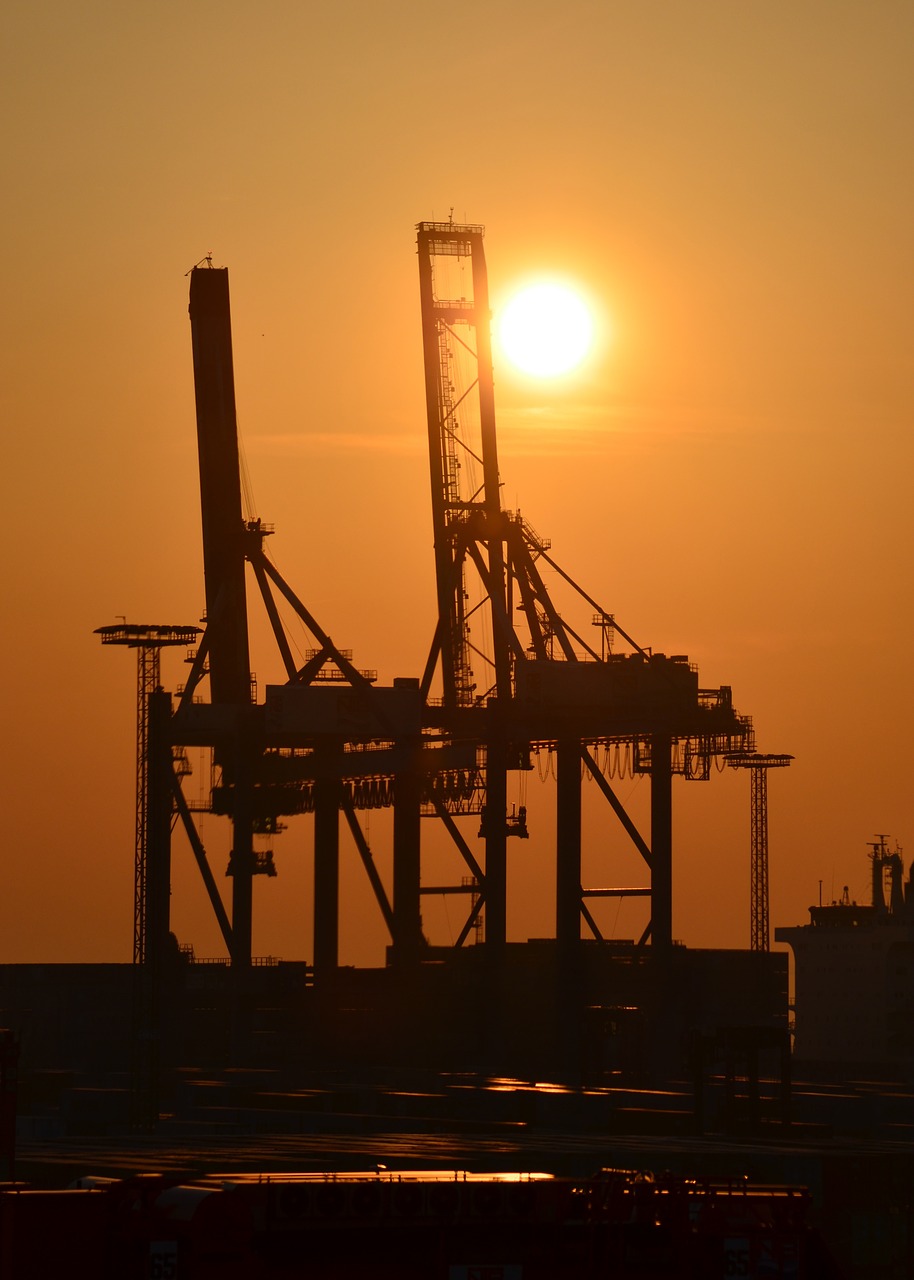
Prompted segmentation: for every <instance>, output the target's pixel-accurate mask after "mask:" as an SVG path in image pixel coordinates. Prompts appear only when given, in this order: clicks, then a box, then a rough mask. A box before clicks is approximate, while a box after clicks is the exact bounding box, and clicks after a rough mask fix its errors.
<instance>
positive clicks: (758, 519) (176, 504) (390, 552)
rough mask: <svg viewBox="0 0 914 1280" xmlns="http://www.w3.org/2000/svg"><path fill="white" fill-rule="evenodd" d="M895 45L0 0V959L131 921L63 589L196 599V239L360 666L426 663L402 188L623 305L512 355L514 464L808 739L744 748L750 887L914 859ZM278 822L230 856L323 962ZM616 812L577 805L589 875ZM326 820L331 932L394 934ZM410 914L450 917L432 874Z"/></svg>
mask: <svg viewBox="0 0 914 1280" xmlns="http://www.w3.org/2000/svg"><path fill="white" fill-rule="evenodd" d="M394 15H395V16H394ZM912 55H914V9H912V7H911V6H910V4H909V3H908V0H879V2H878V3H875V4H873V3H868V4H867V3H863V0H806V2H804V3H803V4H802V5H797V4H793V3H787V0H776V2H775V3H771V0H765V2H764V3H762V2H761V0H746V2H745V3H741V4H739V5H735V4H733V3H732V0H690V2H689V3H688V4H673V3H669V4H659V3H644V2H643V0H629V2H628V3H613V2H608V0H600V3H583V2H579V0H571V3H569V4H566V5H562V6H557V5H554V4H550V5H546V4H542V3H538V2H537V0H527V2H526V3H524V4H523V5H521V4H519V3H514V0H504V3H499V4H497V5H491V4H489V5H484V4H480V3H475V2H473V3H465V4H463V5H460V6H457V7H456V8H454V7H446V6H445V7H442V6H438V7H434V6H431V7H430V6H428V5H413V4H411V3H407V2H405V3H402V4H400V5H398V6H396V7H395V8H391V7H390V6H382V5H377V4H368V3H363V2H362V0H353V2H351V3H342V4H339V5H335V6H329V5H325V6H304V5H301V4H299V3H293V2H292V0H288V2H286V3H281V2H280V0H260V2H259V3H258V4H256V5H255V4H253V3H251V2H250V0H221V2H220V3H219V4H215V3H210V2H207V0H194V3H191V4H187V3H182V4H177V3H174V2H173V0H162V2H161V3H159V4H157V5H155V6H136V5H132V4H127V5H124V4H115V3H113V0H107V2H102V0H85V2H84V3H80V4H79V5H73V4H70V3H63V2H62V0H47V2H46V3H40V4H34V3H29V4H26V3H24V0H12V3H11V4H9V5H8V6H7V9H6V11H5V18H4V36H3V40H2V51H0V58H2V60H3V74H2V77H0V93H2V95H3V110H2V117H0V118H2V120H3V125H2V130H3V143H4V146H3V168H4V174H5V183H4V186H5V198H4V201H3V205H2V208H0V219H2V241H0V243H2V246H3V259H4V269H3V284H4V288H3V294H4V306H3V308H2V313H3V314H2V324H3V335H2V344H0V350H2V359H3V373H2V378H0V395H2V399H3V421H4V423H5V435H6V440H7V468H6V473H7V476H8V477H9V482H8V484H7V497H6V521H5V524H6V529H7V552H6V555H5V556H4V578H5V582H4V591H3V596H4V600H5V602H6V609H5V616H6V625H5V627H4V628H3V633H2V644H3V671H4V694H3V701H4V708H5V714H4V717H3V723H4V734H3V740H2V743H0V752H2V762H3V772H2V778H3V789H2V796H3V811H4V828H5V840H4V853H3V859H2V864H0V876H2V878H3V891H2V893H0V961H27V960H28V961H37V960H49V961H50V960H126V959H129V957H130V954H131V944H132V908H131V902H132V892H133V885H132V874H133V871H132V862H133V820H134V815H133V769H134V762H133V735H134V665H133V655H132V653H125V652H120V651H116V650H115V651H111V650H103V649H102V648H101V647H100V645H99V644H98V640H97V637H95V636H94V635H93V634H92V632H93V629H94V628H95V627H97V626H100V625H102V624H105V623H110V622H114V621H115V620H116V619H117V617H118V615H125V616H126V617H127V618H128V620H130V621H135V622H146V621H148V622H178V623H186V622H193V621H194V620H195V619H196V618H198V617H199V615H200V613H201V610H202V601H203V584H202V568H201V553H200V518H199V497H198V489H197V475H196V442H195V427H194V412H193V384H192V372H191V358H190V333H189V326H188V323H187V315H186V307H187V283H188V282H187V279H186V278H185V273H186V272H187V271H188V270H189V268H190V267H191V266H192V265H193V264H194V263H195V262H197V261H198V260H199V259H201V258H202V257H203V256H204V255H205V254H206V253H207V252H209V251H212V252H213V254H214V257H215V261H216V262H217V263H219V264H220V265H226V266H228V267H229V268H230V272H231V288H232V302H233V325H234V334H235V367H236V381H237V399H238V406H239V422H240V427H241V431H242V435H243V440H244V449H245V455H246V459H247V465H248V470H249V473H250V477H251V482H252V486H253V493H254V497H255V510H256V514H258V515H260V516H262V517H263V518H264V519H265V520H267V521H271V522H275V524H276V526H277V536H276V537H275V538H274V539H273V540H272V545H271V548H270V549H271V550H272V552H273V554H274V557H275V559H276V561H277V563H278V565H279V567H280V569H281V570H282V571H283V572H284V573H285V574H286V576H287V577H288V578H289V579H290V580H291V582H292V583H293V585H294V586H295V588H296V590H297V591H298V592H299V594H300V595H301V596H302V597H303V598H304V599H305V600H306V601H307V603H308V605H309V607H310V608H311V609H312V610H313V612H314V613H315V614H316V615H317V616H318V618H319V619H320V620H321V622H322V624H323V625H324V626H325V627H326V628H327V630H329V631H330V633H331V634H332V636H333V638H334V639H335V640H336V641H337V643H339V644H341V645H345V646H348V647H351V648H352V649H353V650H354V654H355V659H356V662H357V663H358V664H359V665H361V666H367V667H375V668H377V669H378V670H379V674H380V679H381V681H383V682H389V681H390V680H391V679H392V678H393V677H394V676H397V675H411V674H413V675H418V674H419V673H420V672H421V668H422V665H423V663H424V659H425V654H426V651H427V648H428V644H429V641H430V638H431V632H432V623H433V609H434V594H433V562H432V552H431V521H430V512H429V501H428V480H427V468H426V460H425V426H424V395H423V384H422V369H421V358H422V356H421V342H420V332H419V302H418V285H417V278H416V277H417V273H416V261H415V243H414V238H415V232H414V224H415V223H416V222H417V221H419V220H420V219H423V218H434V217H437V218H446V217H447V216H448V213H449V211H450V210H451V208H453V209H454V215H455V217H456V218H457V219H458V220H460V219H464V218H466V219H467V220H469V221H478V222H483V223H485V225H486V228H487V237H486V246H487V250H486V251H487V257H488V263H489V277H490V289H491V293H492V299H493V305H494V306H495V307H496V308H497V306H498V305H499V302H500V301H502V300H503V299H504V298H506V297H507V296H508V295H509V293H510V290H511V288H512V286H513V285H514V284H515V283H516V282H517V281H519V280H520V279H521V278H522V277H524V276H526V275H528V274H530V273H531V272H536V271H546V270H550V271H557V272H560V273H562V274H564V275H570V276H572V277H577V278H578V279H580V280H581V281H582V283H583V284H584V285H585V286H586V288H587V290H588V291H589V293H590V294H591V295H592V296H593V297H595V298H596V299H597V300H598V301H599V304H600V306H601V307H604V308H605V311H606V313H607V314H608V315H610V316H611V317H612V323H613V328H614V331H615V341H614V343H613V344H612V345H611V346H608V347H606V348H604V349H603V351H602V352H601V355H600V358H599V359H597V360H595V361H594V362H593V363H592V364H591V365H590V366H589V367H588V369H587V370H586V372H585V373H584V374H582V375H581V376H580V377H578V378H569V379H566V380H565V381H563V382H562V383H561V384H554V385H550V384H544V385H536V384H534V383H532V382H530V381H529V380H524V379H522V378H520V377H518V376H514V375H512V374H511V373H510V371H509V370H508V369H507V368H501V367H500V366H498V367H497V368H496V379H497V381H496V396H497V407H498V418H499V438H500V453H501V463H502V476H503V480H504V486H505V488H504V492H505V501H506V505H508V506H511V507H517V506H519V507H520V508H521V509H522V510H523V512H524V514H525V516H527V518H528V519H529V520H530V521H531V523H532V524H533V525H534V527H535V528H536V529H537V530H538V532H540V533H542V534H544V535H547V536H549V537H550V538H551V540H552V546H553V553H554V554H555V556H556V558H557V559H558V560H559V562H560V563H561V564H562V565H563V566H564V567H565V568H567V569H568V570H569V571H571V572H572V573H573V574H574V575H575V577H576V578H577V579H578V580H579V581H580V582H581V583H582V585H584V586H585V588H586V589H587V590H588V591H589V592H590V594H591V595H593V596H595V597H597V598H598V599H599V600H600V601H601V602H602V603H604V604H605V606H606V607H607V608H609V609H611V610H613V611H615V613H616V614H617V616H618V618H619V620H620V621H621V622H622V624H623V625H624V626H625V627H626V628H627V629H628V630H629V631H630V632H631V633H633V634H634V635H635V636H636V637H637V638H638V640H639V641H640V642H641V643H642V644H647V645H652V646H653V647H654V648H655V649H657V650H660V651H665V652H668V653H688V654H689V656H690V657H691V658H692V659H693V660H694V661H696V662H697V663H698V664H699V668H700V673H701V679H702V683H703V684H704V685H707V686H717V685H721V684H730V685H732V686H733V689H734V699H735V702H736V705H737V707H738V708H739V709H740V710H741V711H743V712H746V713H749V714H751V715H752V716H753V717H754V720H755V724H756V729H757V733H758V743H759V748H760V749H761V750H762V751H777V752H783V751H787V752H791V753H793V754H794V755H795V756H796V762H795V764H794V766H793V767H792V768H791V770H789V771H788V772H785V773H780V774H775V775H772V776H771V780H770V792H771V806H770V828H771V886H772V906H771V919H772V925H775V924H793V923H797V922H800V921H802V920H805V918H806V916H805V912H806V908H807V906H808V905H809V904H810V903H812V902H813V901H815V900H816V897H817V894H818V882H819V880H822V881H823V885H824V889H823V892H824V895H825V897H826V898H829V897H830V896H831V895H832V894H833V893H834V894H836V895H837V894H840V892H841V887H842V886H843V885H844V884H845V883H847V884H849V885H850V887H851V893H852V894H853V895H854V896H857V897H859V898H864V897H865V896H866V892H867V865H866V861H865V852H866V850H865V842H866V841H867V840H869V839H872V837H873V834H874V833H875V832H887V833H890V835H891V837H892V839H893V840H894V839H895V838H897V839H898V841H899V842H900V843H901V844H902V846H906V853H907V857H908V859H909V860H910V859H912V858H914V814H912V805H911V788H910V783H909V772H910V768H911V745H910V743H911V732H910V727H911V724H912V720H914V705H912V702H914V699H912V677H911V664H910V657H909V648H910V645H909V635H910V631H911V621H912V618H911V613H912V605H911V600H910V589H909V583H910V569H911V547H912V527H911V526H912V515H911V510H912V505H911V502H910V495H909V477H910V474H911V469H912V468H911V464H912V452H914V448H912V443H911V441H912V431H911V427H912V408H914V350H912V344H911V341H910V311H911V299H912V297H914V247H912V246H914V241H912V238H911V231H910V228H911V226H912V223H914V169H912V165H911V154H912V142H914V138H912V133H914V125H912V122H914V77H912V76H911V66H912ZM259 628H260V624H259V623H258V635H259V634H261V632H260V630H259ZM254 662H255V667H256V669H257V675H258V678H259V679H260V681H261V684H263V683H265V682H267V681H268V680H272V679H278V678H279V676H280V669H281V668H280V664H279V662H278V660H277V659H276V658H275V657H274V655H273V653H272V652H270V651H268V650H267V649H266V648H261V649H255V658H254ZM184 674H185V670H184V669H183V668H182V667H181V666H180V664H177V665H176V664H174V663H173V662H170V661H169V660H166V665H165V680H166V683H167V684H170V685H172V686H173V685H174V684H176V683H177V682H178V681H179V680H181V679H183V678H184ZM193 785H195V784H193V783H192V784H191V788H192V787H193ZM639 786H641V784H639ZM643 786H644V789H645V791H646V787H647V784H646V783H644V784H643ZM634 790H635V792H637V788H635V789H634ZM528 792H529V794H528V796H527V800H528V805H529V807H530V809H531V814H532V815H533V818H534V820H535V822H536V823H537V824H538V825H537V826H536V828H535V830H534V836H533V838H532V839H531V840H530V841H529V842H525V844H524V846H523V848H521V849H517V848H515V847H514V844H513V843H512V848H511V858H512V864H511V865H512V871H511V877H512V878H511V889H512V909H511V917H510V919H509V930H510V936H512V937H517V938H522V937H527V936H529V935H537V934H539V935H542V934H543V933H546V932H548V930H549V928H550V921H551V911H552V906H551V882H552V871H551V866H550V862H549V856H548V850H549V844H550V841H551V827H550V826H549V813H548V810H549V803H550V801H549V798H548V796H547V795H546V793H545V788H542V787H541V786H540V783H539V781H538V777H537V775H536V774H534V775H533V778H532V779H531V780H530V781H529V783H528ZM631 799H632V803H633V804H634V806H635V809H636V810H637V809H638V806H639V804H641V803H642V798H641V797H639V795H638V794H633V795H632V797H631ZM674 801H675V813H676V819H677V830H676V834H677V845H676V858H675V868H676V881H675V886H676V898H675V906H674V934H675V935H676V936H677V937H680V938H682V939H684V940H685V941H687V942H688V943H690V944H692V945H709V946H740V945H746V944H747V941H748V779H747V777H746V776H745V775H730V774H725V775H721V776H719V777H716V778H715V779H714V780H713V781H712V783H710V784H709V785H702V784H689V785H686V784H683V783H679V784H678V785H677V786H676V790H675V797H674ZM376 822H377V825H376V830H375V832H374V835H375V838H377V839H378V840H381V841H382V840H383V826H382V820H381V819H380V818H378V819H377V820H376ZM208 824H209V825H208ZM208 824H204V839H206V840H207V842H208V843H210V844H211V848H212V849H213V850H214V854H213V863H214V867H215V869H216V871H217V874H219V875H220V876H221V871H222V869H223V867H224V847H225V842H224V836H223V833H221V832H220V830H219V829H218V827H217V824H216V822H215V820H214V819H209V820H208ZM612 840H613V841H617V837H616V835H615V832H613V834H612ZM309 843H310V842H309V832H308V829H307V823H306V822H305V821H304V820H302V821H301V822H300V823H299V824H293V825H292V827H290V830H289V831H288V832H287V833H286V834H285V835H284V836H283V837H282V838H281V839H280V840H279V841H278V842H276V844H275V846H274V849H275V856H276V862H277V866H278V868H279V872H280V876H279V879H278V880H275V881H270V882H269V883H263V882H260V883H258V884H257V885H256V890H257V893H256V897H255V918H256V923H255V951H256V952H258V953H259V954H266V953H272V954H279V955H282V956H284V957H286V958H288V959H292V958H301V957H303V958H310V888H309V884H310V852H309ZM516 843H519V842H516ZM605 845H606V841H605V840H604V838H603V836H602V835H600V834H599V833H597V832H596V828H594V829H593V831H592V845H591V846H590V847H589V851H588V855H587V857H588V859H589V860H590V863H589V864H588V865H591V864H592V865H593V866H594V879H598V878H600V875H599V869H598V866H597V863H598V858H599V856H602V854H603V851H604V846H605ZM190 861H191V859H190V855H189V854H188V853H187V851H186V849H185V848H184V846H183V844H178V845H177V846H176V864H177V865H176V873H175V894H174V917H175V926H176V929H177V932H178V934H179V936H180V937H181V940H182V941H188V942H193V943H194V945H195V946H196V949H197V952H198V954H213V953H214V952H217V951H219V950H220V949H221V948H220V945H219V942H218V938H217V935H216V931H215V928H214V926H213V925H212V924H211V922H210V920H209V917H208V908H207V907H206V906H205V904H204V900H203V893H202V890H201V889H200V888H199V886H198V884H197V879H196V872H195V871H193V872H192V869H191V867H190ZM382 861H383V858H382ZM344 864H345V866H346V875H347V886H349V887H347V891H346V896H347V903H348V906H347V913H346V918H345V922H344V928H343V959H344V960H346V961H349V962H358V963H376V962H379V961H380V959H381V954H382V952H381V948H382V945H383V940H384V939H383V932H382V930H381V928H380V925H379V923H378V921H377V919H376V917H375V915H370V917H369V916H368V914H366V913H368V911H369V906H368V902H367V891H366V890H365V887H364V885H363V884H362V880H363V879H364V877H363V875H362V873H361V870H360V868H358V867H357V866H356V856H355V854H354V852H353V851H352V850H351V848H349V846H348V845H347V846H346V847H345V851H344ZM609 878H610V879H612V877H611V876H610V877H609ZM624 878H625V877H624V874H623V876H622V879H624ZM616 882H618V880H617V881H616ZM223 883H224V882H223ZM604 910H605V913H606V914H604V916H603V917H602V918H603V920H604V923H605V924H606V930H607V932H608V933H613V932H614V933H615V935H616V936H626V937H627V936H631V934H632V930H633V928H635V926H634V925H631V924H628V923H627V921H626V917H625V914H624V912H623V913H620V914H619V916H618V917H616V916H615V911H616V908H615V906H612V907H610V906H605V908H604ZM452 916H453V912H452ZM366 920H367V923H366ZM428 923H429V927H430V928H433V929H435V930H437V931H438V935H439V936H438V937H437V939H436V940H441V941H447V940H448V931H449V930H450V931H451V936H452V935H453V933H454V932H456V928H455V927H454V925H455V922H454V920H453V918H451V919H448V918H447V917H446V914H445V913H444V909H443V906H442V905H441V904H431V903H430V904H428ZM457 927H459V925H458V926H457ZM637 931H638V932H640V928H638V929H637Z"/></svg>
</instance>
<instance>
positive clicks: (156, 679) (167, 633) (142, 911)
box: [95, 622, 200, 964]
mask: <svg viewBox="0 0 914 1280" xmlns="http://www.w3.org/2000/svg"><path fill="white" fill-rule="evenodd" d="M95 634H96V635H97V636H101V638H102V644H120V645H127V646H128V647H129V648H131V649H136V651H137V654H136V843H135V851H134V864H133V963H134V964H144V963H145V962H146V959H147V946H148V938H147V930H146V924H147V919H146V916H147V897H146V889H147V871H148V860H149V700H150V697H151V695H152V694H153V693H155V691H156V689H157V688H158V687H159V685H160V684H161V670H162V661H161V655H162V650H163V649H164V648H166V647H168V646H175V645H184V647H185V648H188V647H190V646H192V645H194V644H195V643H196V640H197V636H198V635H199V634H200V628H199V627H170V626H158V625H157V626H142V625H136V624H132V623H127V622H122V623H115V625H114V626H110V627H98V628H97V629H96V632H95Z"/></svg>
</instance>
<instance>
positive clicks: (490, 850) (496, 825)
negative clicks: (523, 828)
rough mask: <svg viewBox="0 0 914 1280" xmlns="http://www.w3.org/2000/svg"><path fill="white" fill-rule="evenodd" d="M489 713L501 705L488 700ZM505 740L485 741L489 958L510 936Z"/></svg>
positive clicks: (495, 955)
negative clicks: (508, 925)
mask: <svg viewBox="0 0 914 1280" xmlns="http://www.w3.org/2000/svg"><path fill="white" fill-rule="evenodd" d="M489 714H490V715H491V716H494V717H498V715H499V708H498V706H497V705H494V706H493V704H492V702H490V703H489ZM505 752H506V747H505V740H504V737H503V736H502V735H501V734H498V733H493V734H491V735H490V737H489V740H488V741H487V743H486V809H485V816H486V906H485V912H486V916H485V920H486V934H485V937H486V951H487V953H488V954H489V957H490V959H493V960H494V959H497V958H498V957H500V956H501V955H503V953H504V949H505V945H506V943H507V937H508V927H507V914H508V829H507V825H506V822H505V816H506V814H507V811H508V774H507V770H506V769H505Z"/></svg>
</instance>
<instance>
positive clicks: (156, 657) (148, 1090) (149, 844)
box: [95, 622, 200, 1130]
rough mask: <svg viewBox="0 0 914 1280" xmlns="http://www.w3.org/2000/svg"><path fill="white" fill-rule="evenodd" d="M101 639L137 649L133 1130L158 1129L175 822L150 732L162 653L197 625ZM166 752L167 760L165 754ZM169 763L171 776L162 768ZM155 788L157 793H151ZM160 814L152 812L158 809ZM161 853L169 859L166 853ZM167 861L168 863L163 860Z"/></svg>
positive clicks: (105, 630) (190, 638)
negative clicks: (166, 832)
mask: <svg viewBox="0 0 914 1280" xmlns="http://www.w3.org/2000/svg"><path fill="white" fill-rule="evenodd" d="M95 634H96V635H98V636H101V638H102V644H119V645H126V646H127V647H128V648H130V649H136V651H137V662H136V837H135V846H134V862H133V964H134V974H135V981H134V986H133V1012H132V1028H131V1030H132V1037H131V1039H132V1056H133V1073H132V1100H131V1101H132V1116H131V1121H132V1124H133V1127H134V1128H136V1129H149V1130H151V1129H154V1128H155V1126H156V1123H157V1121H158V1109H159V1087H158V1075H159V983H160V980H161V977H162V967H163V964H162V962H163V955H164V950H165V947H166V945H167V941H168V933H169V890H170V882H171V867H170V866H169V865H168V862H169V858H168V849H169V842H168V840H165V841H162V840H161V839H157V838H156V836H155V832H154V828H155V827H156V817H157V818H158V821H159V823H162V822H166V823H167V825H168V827H169V828H170V825H171V815H172V812H173V804H174V801H173V797H172V790H171V781H170V779H171V772H172V758H171V747H170V746H169V745H168V744H167V743H161V742H159V743H158V746H156V744H155V742H154V741H153V740H154V739H157V738H161V733H158V734H156V733H155V732H154V731H153V732H151V729H152V722H153V720H154V719H155V718H156V717H157V716H158V712H157V711H156V699H157V696H158V697H159V698H162V697H165V696H166V695H164V694H162V693H161V691H160V686H161V665H162V664H161V656H162V650H163V649H164V648H166V647H173V646H175V645H184V646H185V648H187V647H188V646H191V645H193V644H195V643H196V640H197V636H198V635H199V634H200V628H199V627H193V626H192V627H173V626H160V625H155V626H145V625H136V624H132V623H127V622H122V623H115V625H114V626H110V627H98V628H97V629H96V632H95ZM166 751H167V756H166V758H165V760H164V763H163V762H162V755H163V752H166ZM166 766H167V775H166V774H165V768H166ZM151 791H155V792H156V798H155V799H154V800H153V799H152V798H151V794H150V793H151ZM152 811H154V813H155V815H156V816H155V817H154V816H153V812H152ZM163 850H164V856H163ZM163 862H164V864H165V865H162V864H163Z"/></svg>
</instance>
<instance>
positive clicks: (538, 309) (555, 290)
mask: <svg viewBox="0 0 914 1280" xmlns="http://www.w3.org/2000/svg"><path fill="white" fill-rule="evenodd" d="M593 334H594V325H593V317H592V315H591V313H590V310H589V309H588V307H587V304H586V303H585V302H584V300H583V298H582V297H581V296H580V294H579V293H577V292H576V291H575V290H574V289H573V288H571V287H569V286H568V285H564V284H557V283H554V282H552V281H542V282H539V283H537V284H531V285H527V286H526V287H525V288H523V289H521V290H520V292H519V293H516V294H514V296H513V297H512V298H511V299H510V300H509V301H508V303H507V304H506V305H505V306H504V308H503V309H502V311H501V313H500V315H499V316H498V317H497V320H496V337H497V341H498V344H499V346H500V347H501V350H502V351H503V352H504V354H505V356H506V357H507V359H508V360H509V361H510V362H511V364H513V365H514V366H515V368H517V369H520V370H521V371H522V372H523V373H530V374H533V375H534V377H537V378H554V377H557V376H558V375H559V374H562V373H567V372H568V371H569V370H571V369H574V368H575V367H576V366H577V365H579V364H580V363H581V361H582V360H583V359H584V358H585V357H586V356H587V354H588V352H589V351H590V348H591V346H592V344H593Z"/></svg>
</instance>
